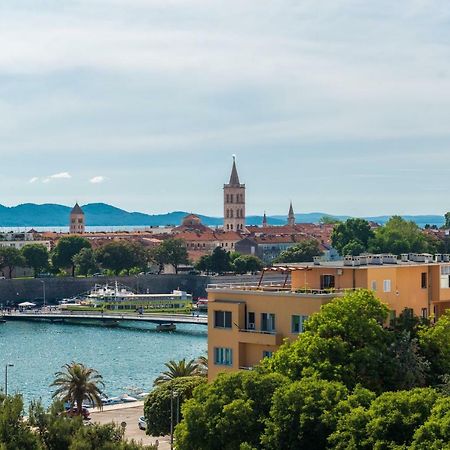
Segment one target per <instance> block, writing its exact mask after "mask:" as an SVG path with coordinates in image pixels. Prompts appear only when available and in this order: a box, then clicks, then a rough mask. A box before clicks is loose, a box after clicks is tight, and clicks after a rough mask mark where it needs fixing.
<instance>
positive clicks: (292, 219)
mask: <svg viewBox="0 0 450 450" xmlns="http://www.w3.org/2000/svg"><path fill="white" fill-rule="evenodd" d="M288 225H290V226H291V227H293V226H294V225H295V214H294V208H293V207H292V202H291V204H290V206H289V214H288Z"/></svg>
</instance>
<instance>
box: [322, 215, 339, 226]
mask: <svg viewBox="0 0 450 450" xmlns="http://www.w3.org/2000/svg"><path fill="white" fill-rule="evenodd" d="M319 223H320V224H322V225H336V224H338V223H341V220H340V219H338V218H337V217H333V216H322V217H321V218H320V220H319Z"/></svg>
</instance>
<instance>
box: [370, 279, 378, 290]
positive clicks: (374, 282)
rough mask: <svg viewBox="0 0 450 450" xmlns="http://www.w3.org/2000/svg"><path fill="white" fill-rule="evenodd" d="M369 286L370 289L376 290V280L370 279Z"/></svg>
mask: <svg viewBox="0 0 450 450" xmlns="http://www.w3.org/2000/svg"><path fill="white" fill-rule="evenodd" d="M370 288H371V289H372V291H376V290H377V282H376V280H373V281H372V283H371V286H370Z"/></svg>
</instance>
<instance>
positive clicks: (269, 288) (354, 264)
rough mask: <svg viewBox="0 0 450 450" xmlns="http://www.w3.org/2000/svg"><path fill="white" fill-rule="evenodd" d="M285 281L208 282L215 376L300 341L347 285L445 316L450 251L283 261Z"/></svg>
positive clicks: (449, 304)
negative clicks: (305, 327) (313, 320)
mask: <svg viewBox="0 0 450 450" xmlns="http://www.w3.org/2000/svg"><path fill="white" fill-rule="evenodd" d="M271 270H277V271H279V272H282V273H283V274H285V279H283V280H282V281H281V282H280V283H278V284H275V283H273V282H272V283H264V282H263V277H262V282H260V283H259V284H258V285H255V286H248V285H241V286H240V285H237V284H236V285H210V286H209V287H208V300H209V301H208V355H209V359H210V361H211V362H210V365H209V378H210V379H213V378H215V377H216V376H217V374H218V373H219V372H222V371H235V370H238V369H249V368H251V367H252V366H254V365H255V364H257V363H258V362H259V361H260V360H261V359H262V358H263V357H265V356H270V355H271V353H272V352H273V351H275V350H276V349H277V348H278V347H279V345H280V344H281V343H282V342H283V339H285V338H287V339H289V340H292V339H295V338H296V337H297V336H298V334H299V333H301V332H302V331H303V323H304V322H305V321H306V320H307V318H308V317H309V316H310V315H311V314H313V313H315V312H317V311H319V310H320V307H321V306H322V305H323V304H325V303H327V302H329V301H331V300H332V299H333V298H336V297H338V296H341V295H343V293H344V292H345V291H346V290H352V289H362V288H364V289H371V290H373V291H374V292H375V294H376V296H377V297H378V298H379V299H380V300H381V301H383V302H385V303H386V304H387V305H388V307H389V309H390V310H391V317H394V316H395V315H398V314H400V313H401V312H402V311H403V310H404V309H405V308H408V309H411V310H413V312H414V313H415V314H416V315H418V316H422V317H434V318H437V317H439V316H440V315H441V314H442V313H443V312H444V311H445V309H447V308H450V256H449V255H435V256H432V255H416V254H410V255H402V258H401V259H400V260H397V258H396V257H395V256H393V255H367V256H358V257H346V258H345V259H344V260H343V261H334V262H321V261H319V260H317V261H315V262H314V263H308V264H306V263H302V264H289V267H282V266H280V267H277V268H274V269H271Z"/></svg>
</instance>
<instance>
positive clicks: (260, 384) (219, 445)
mask: <svg viewBox="0 0 450 450" xmlns="http://www.w3.org/2000/svg"><path fill="white" fill-rule="evenodd" d="M287 382H288V380H287V379H286V378H285V377H283V376H282V375H279V374H274V373H271V374H261V373H257V372H255V371H250V372H236V373H227V374H221V375H219V376H218V378H216V379H215V380H214V381H213V382H212V383H210V384H208V385H206V386H202V387H201V388H198V389H196V390H195V391H194V397H193V398H192V399H191V400H188V401H187V402H186V403H185V404H184V406H183V408H182V412H183V421H182V422H181V423H180V424H179V425H178V426H177V428H176V431H175V434H176V441H177V449H178V450H235V449H239V448H241V449H251V448H260V447H259V442H260V437H261V435H262V433H263V432H264V428H265V419H266V418H267V417H268V416H269V411H270V408H271V405H272V397H273V396H274V392H275V391H276V390H277V388H279V387H280V386H282V385H284V384H285V383H287Z"/></svg>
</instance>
